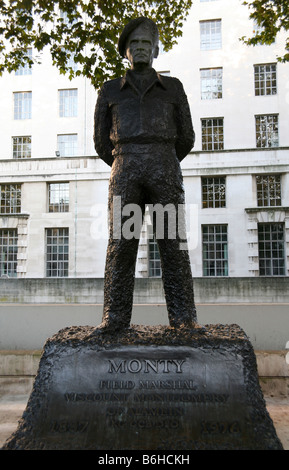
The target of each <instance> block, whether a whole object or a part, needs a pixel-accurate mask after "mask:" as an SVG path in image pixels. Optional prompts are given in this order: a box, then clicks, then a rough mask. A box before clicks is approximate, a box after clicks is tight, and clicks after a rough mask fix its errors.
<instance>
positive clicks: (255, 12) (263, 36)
mask: <svg viewBox="0 0 289 470" xmlns="http://www.w3.org/2000/svg"><path fill="white" fill-rule="evenodd" d="M243 5H248V7H249V9H250V11H251V13H250V18H251V19H253V20H254V21H255V22H256V23H257V25H258V26H259V27H260V32H258V33H257V34H256V35H255V36H254V37H252V38H249V39H247V38H245V37H243V38H242V40H243V41H244V42H245V43H246V44H249V45H252V46H256V45H257V44H268V45H270V44H272V43H273V42H274V41H275V39H276V36H277V34H278V32H279V31H281V30H285V31H288V30H289V0H254V1H250V2H247V1H244V2H243ZM278 60H279V61H280V62H288V61H289V38H287V39H286V44H285V54H284V55H283V56H282V57H278Z"/></svg>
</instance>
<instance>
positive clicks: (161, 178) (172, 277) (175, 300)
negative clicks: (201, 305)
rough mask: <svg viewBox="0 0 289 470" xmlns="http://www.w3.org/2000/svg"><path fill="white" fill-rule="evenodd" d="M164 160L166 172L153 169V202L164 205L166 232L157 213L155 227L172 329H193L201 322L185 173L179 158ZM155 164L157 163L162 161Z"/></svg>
mask: <svg viewBox="0 0 289 470" xmlns="http://www.w3.org/2000/svg"><path fill="white" fill-rule="evenodd" d="M161 158H162V160H161V161H162V162H163V161H165V162H166V164H165V165H163V167H162V168H161V165H160V164H159V165H158V168H159V169H160V168H161V169H162V171H157V169H154V168H153V167H152V178H151V183H150V199H151V202H152V203H153V207H156V205H157V204H160V206H161V207H162V209H163V217H161V219H160V220H159V223H160V222H161V223H162V222H163V231H162V230H160V229H161V227H160V226H159V227H158V220H157V217H158V215H157V214H158V211H155V217H154V223H153V225H154V233H155V237H156V241H157V243H158V247H159V251H160V258H161V266H162V278H163V286H164V291H165V297H166V303H167V309H168V316H169V322H170V325H171V326H172V327H181V326H182V325H183V326H186V327H193V326H195V324H196V322H197V314H196V307H195V301H194V287H193V277H192V273H191V264H190V258H189V253H188V250H187V249H186V248H185V246H186V245H187V243H186V241H187V240H186V228H185V215H184V211H185V197H184V189H183V182H182V174H181V169H180V165H179V162H178V161H177V160H176V157H175V155H173V154H172V155H166V157H165V158H164V156H161ZM155 161H156V164H157V162H158V158H156V159H155ZM161 215H162V214H161ZM184 248H185V249H184Z"/></svg>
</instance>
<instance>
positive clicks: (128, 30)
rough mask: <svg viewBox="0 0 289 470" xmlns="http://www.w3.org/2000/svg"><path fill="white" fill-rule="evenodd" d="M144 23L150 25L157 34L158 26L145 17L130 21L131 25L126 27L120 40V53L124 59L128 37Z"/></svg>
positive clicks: (128, 24)
mask: <svg viewBox="0 0 289 470" xmlns="http://www.w3.org/2000/svg"><path fill="white" fill-rule="evenodd" d="M143 22H147V23H150V24H151V26H152V27H153V28H154V29H155V30H156V33H157V26H156V24H155V23H154V22H153V21H152V20H150V19H149V18H146V17H145V16H140V17H139V18H135V19H134V20H131V21H129V23H127V24H126V25H125V27H124V28H123V30H122V33H121V35H120V37H119V40H118V51H119V53H120V55H121V56H122V57H125V46H126V41H127V38H128V36H129V35H130V34H131V33H132V32H133V31H134V30H135V29H136V28H137V27H138V26H139V25H140V24H142V23H143Z"/></svg>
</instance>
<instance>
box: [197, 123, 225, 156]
mask: <svg viewBox="0 0 289 470" xmlns="http://www.w3.org/2000/svg"><path fill="white" fill-rule="evenodd" d="M223 149H224V120H223V118H209V119H202V150H223Z"/></svg>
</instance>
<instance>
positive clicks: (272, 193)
mask: <svg viewBox="0 0 289 470" xmlns="http://www.w3.org/2000/svg"><path fill="white" fill-rule="evenodd" d="M256 185H257V205H258V206H260V207H268V206H271V207H276V206H281V176H280V175H258V176H256Z"/></svg>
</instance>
